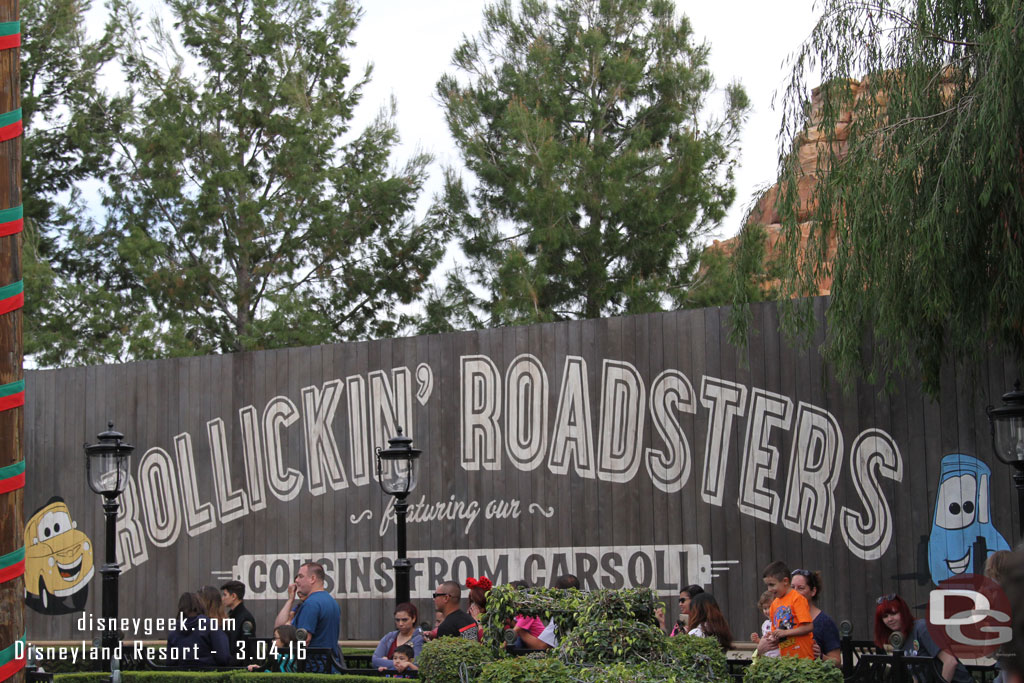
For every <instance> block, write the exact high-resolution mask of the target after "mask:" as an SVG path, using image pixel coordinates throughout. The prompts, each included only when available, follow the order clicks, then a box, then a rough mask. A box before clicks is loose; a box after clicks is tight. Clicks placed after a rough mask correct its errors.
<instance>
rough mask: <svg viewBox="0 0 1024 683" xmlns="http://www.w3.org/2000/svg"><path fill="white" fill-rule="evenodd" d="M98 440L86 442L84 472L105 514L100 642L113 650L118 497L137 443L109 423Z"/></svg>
mask: <svg viewBox="0 0 1024 683" xmlns="http://www.w3.org/2000/svg"><path fill="white" fill-rule="evenodd" d="M97 438H98V439H99V443H93V444H88V443H87V444H85V473H86V479H88V480H89V488H91V489H92V490H93V493H98V494H100V495H102V496H103V499H104V500H103V515H104V516H105V517H106V527H107V528H106V533H107V554H106V557H105V563H104V565H103V566H102V567H100V574H102V575H103V621H104V626H105V628H104V629H103V639H102V641H101V645H102V647H104V648H110V649H109V650H105V652H110V653H113V652H114V648H116V647H117V644H118V641H119V640H120V632H119V631H118V630H117V629H115V628H113V625H114V624H115V623H116V620H117V577H118V576H119V575H120V574H121V569H120V568H119V567H118V566H117V509H118V508H119V507H120V503H118V502H117V498H118V496H120V495H121V493H123V492H124V489H125V486H127V485H128V460H129V457H130V456H131V454H132V451H134V450H135V446H131V445H129V444H126V443H122V439H124V434H121V433H120V432H115V431H114V423H113V422H108V423H107V431H105V432H103V433H102V434H100V435H98V437H97ZM105 670H106V671H110V660H109V659H107V660H106V669H105Z"/></svg>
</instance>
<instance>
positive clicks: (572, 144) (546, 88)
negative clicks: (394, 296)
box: [424, 0, 748, 331]
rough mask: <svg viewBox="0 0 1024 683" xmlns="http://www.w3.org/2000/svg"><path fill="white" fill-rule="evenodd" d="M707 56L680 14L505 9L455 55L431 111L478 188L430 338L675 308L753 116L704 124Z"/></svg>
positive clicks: (726, 112) (569, 0)
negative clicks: (442, 120) (461, 259)
mask: <svg viewBox="0 0 1024 683" xmlns="http://www.w3.org/2000/svg"><path fill="white" fill-rule="evenodd" d="M708 50H709V48H708V46H707V45H703V44H696V43H695V42H694V41H693V34H692V31H691V28H690V24H689V22H688V21H687V20H686V19H685V18H679V17H677V15H676V8H675V5H674V4H673V3H672V2H671V1H670V0H629V1H627V2H607V1H604V0H566V1H564V2H559V3H551V4H545V3H543V2H540V1H538V0H522V2H521V3H519V5H518V6H517V7H514V6H513V4H512V2H511V1H510V0H502V1H501V2H498V3H496V4H494V5H492V6H489V7H488V8H487V9H486V10H485V12H484V27H483V30H482V32H481V33H480V34H479V35H478V36H476V37H471V38H467V39H466V40H465V41H464V42H463V44H462V45H461V46H460V47H459V48H458V49H457V50H456V51H455V54H454V58H453V60H454V64H455V66H456V67H457V69H458V71H459V73H456V74H449V75H446V76H444V77H443V78H442V79H441V80H440V82H439V83H438V86H437V89H438V94H439V95H440V97H441V101H442V103H443V104H444V107H445V109H446V116H447V120H448V126H449V129H450V130H451V133H452V135H453V137H454V139H455V143H456V145H457V146H458V147H459V150H460V151H461V154H462V158H463V160H464V162H465V165H466V167H467V169H468V170H469V171H470V172H471V174H472V176H473V177H472V181H471V182H470V183H468V184H467V185H468V186H467V185H464V184H463V182H462V179H461V178H459V177H457V176H456V175H455V174H454V173H453V172H451V171H449V173H448V175H447V181H448V182H447V186H446V199H447V201H446V203H445V204H444V216H445V218H446V220H448V221H449V222H450V224H452V225H454V226H455V227H456V228H457V230H458V233H459V234H460V236H461V237H460V246H461V248H462V250H463V252H464V253H465V255H466V257H467V263H466V265H465V266H464V267H462V268H461V269H459V270H458V271H457V272H456V273H455V275H454V276H453V277H452V278H450V281H449V286H448V288H447V289H446V290H445V291H444V293H443V294H438V295H437V296H435V297H434V299H433V301H431V303H430V305H429V306H428V308H427V313H428V321H427V324H426V325H425V328H424V329H428V330H431V331H436V330H442V329H450V328H451V327H479V326H493V325H504V324H521V323H530V322H544V321H551V320H566V319H575V318H594V317H599V316H603V315H616V314H622V313H642V312H648V311H654V310H662V308H664V307H665V306H668V305H671V304H672V303H673V302H674V301H679V300H682V299H683V294H684V289H685V287H686V285H687V283H688V281H689V279H690V276H691V274H692V269H693V266H694V259H692V258H691V256H692V253H693V247H694V246H696V245H697V244H698V241H699V239H700V238H701V237H702V236H704V235H706V234H707V232H708V231H709V230H710V229H711V228H713V227H714V226H715V225H716V224H717V223H718V222H719V221H720V220H721V219H722V217H723V216H724V215H725V211H726V209H727V208H728V206H729V205H730V204H731V202H732V200H733V197H734V194H735V192H734V189H733V186H732V170H733V166H734V164H735V161H736V159H735V148H736V143H737V139H738V131H739V127H740V125H741V123H742V119H743V116H744V115H745V112H746V110H747V107H748V102H747V98H746V95H745V93H744V91H743V90H742V88H740V87H739V86H738V85H733V86H730V87H728V88H727V89H726V90H725V92H724V98H723V99H724V101H725V104H724V107H723V111H722V113H721V114H720V115H719V116H717V117H714V116H711V115H710V114H709V108H706V107H705V105H706V102H707V100H708V98H709V97H710V96H711V95H712V93H713V83H712V78H711V73H710V71H709V70H708V68H707V55H708Z"/></svg>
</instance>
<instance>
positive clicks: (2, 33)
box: [0, 21, 21, 50]
mask: <svg viewBox="0 0 1024 683" xmlns="http://www.w3.org/2000/svg"><path fill="white" fill-rule="evenodd" d="M15 47H21V22H20V21H2V22H0V50H10V49H12V48H15Z"/></svg>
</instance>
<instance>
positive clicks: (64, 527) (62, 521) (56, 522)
mask: <svg viewBox="0 0 1024 683" xmlns="http://www.w3.org/2000/svg"><path fill="white" fill-rule="evenodd" d="M65 531H71V517H70V516H69V515H68V513H66V512H64V511H62V510H55V511H53V512H47V513H46V514H44V515H43V516H42V518H40V520H39V536H38V538H39V539H40V540H45V539H49V538H53V537H54V536H57V535H58V534H62V533H64V532H65Z"/></svg>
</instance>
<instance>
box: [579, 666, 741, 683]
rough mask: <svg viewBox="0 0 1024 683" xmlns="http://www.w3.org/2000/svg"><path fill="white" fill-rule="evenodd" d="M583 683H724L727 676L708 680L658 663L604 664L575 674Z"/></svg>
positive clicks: (702, 676) (705, 677)
mask: <svg viewBox="0 0 1024 683" xmlns="http://www.w3.org/2000/svg"><path fill="white" fill-rule="evenodd" d="M576 680H578V681H582V682H583V683H623V682H625V683H711V682H714V683H719V682H720V683H726V682H727V681H728V680H729V677H728V676H722V677H717V676H716V677H714V678H708V677H707V676H706V675H703V674H698V673H694V672H693V671H688V670H686V669H680V668H679V667H676V666H672V665H670V664H663V663H660V662H643V663H640V664H625V663H621V662H620V663H617V664H605V665H603V666H595V667H591V668H589V669H583V670H581V671H579V672H577V674H576Z"/></svg>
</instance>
